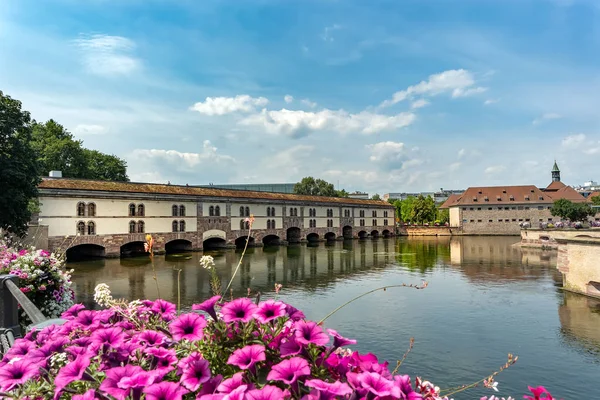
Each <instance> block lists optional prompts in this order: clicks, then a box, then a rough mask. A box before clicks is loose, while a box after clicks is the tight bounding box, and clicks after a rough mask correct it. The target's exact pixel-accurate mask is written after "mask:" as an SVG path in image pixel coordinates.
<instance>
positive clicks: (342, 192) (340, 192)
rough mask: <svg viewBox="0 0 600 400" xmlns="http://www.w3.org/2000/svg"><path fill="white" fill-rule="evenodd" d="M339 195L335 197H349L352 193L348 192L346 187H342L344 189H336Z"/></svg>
mask: <svg viewBox="0 0 600 400" xmlns="http://www.w3.org/2000/svg"><path fill="white" fill-rule="evenodd" d="M335 192H336V194H337V196H335V197H349V196H350V193H348V192H346V189H342V190H336V191H335Z"/></svg>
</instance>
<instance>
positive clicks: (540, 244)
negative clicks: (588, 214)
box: [521, 228, 600, 250]
mask: <svg viewBox="0 0 600 400" xmlns="http://www.w3.org/2000/svg"><path fill="white" fill-rule="evenodd" d="M577 238H597V239H600V228H591V229H564V228H561V229H523V230H521V247H533V248H541V249H554V250H556V249H558V242H557V239H577Z"/></svg>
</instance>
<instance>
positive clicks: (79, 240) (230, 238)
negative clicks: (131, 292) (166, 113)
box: [40, 217, 394, 257]
mask: <svg viewBox="0 0 600 400" xmlns="http://www.w3.org/2000/svg"><path fill="white" fill-rule="evenodd" d="M296 223H298V225H300V226H298V225H295V224H296ZM294 228H295V229H294ZM290 229H292V230H295V231H296V232H298V233H299V235H298V237H297V240H293V241H296V242H303V241H306V240H307V237H308V235H310V234H317V235H318V239H317V240H320V241H322V240H325V236H326V235H327V234H333V235H330V236H331V237H332V238H335V239H343V236H344V232H343V231H344V227H343V226H337V227H325V228H304V227H302V224H301V220H300V218H299V217H285V218H284V227H283V228H277V229H257V230H252V231H251V232H250V236H251V238H252V239H253V240H252V242H253V243H252V244H253V245H262V244H263V239H265V238H266V237H267V236H272V239H276V240H277V242H279V243H282V242H283V243H285V241H289V240H288V239H289V238H288V232H290V233H291V232H292V231H289V230H290ZM208 231H213V232H217V233H218V235H220V236H219V239H222V242H223V245H224V246H234V245H235V243H236V240H238V242H239V239H240V238H245V237H247V235H248V230H231V223H230V218H228V217H198V218H197V229H196V230H195V231H191V232H158V233H155V232H153V233H151V235H152V237H153V238H154V251H155V252H157V253H163V252H165V250H166V244H167V243H169V242H173V241H175V240H184V241H188V242H190V243H191V249H192V250H193V251H201V250H203V247H204V237H203V233H204V232H208ZM362 231H364V232H365V233H366V234H365V235H364V237H369V236H373V235H372V234H373V233H374V232H375V231H377V236H383V232H384V231H387V235H388V236H392V235H393V234H394V227H393V226H361V227H354V228H352V238H359V237H360V235H359V233H360V232H362ZM147 234H148V233H133V234H114V235H82V236H70V237H69V236H67V237H63V236H60V237H58V236H54V237H50V238H48V242H47V245H46V246H40V248H48V249H49V250H51V251H58V252H59V253H61V254H63V253H66V251H67V250H68V249H71V248H74V247H76V246H79V245H95V246H101V247H102V248H103V249H100V248H95V249H92V248H91V247H90V254H92V255H94V256H99V255H103V256H105V257H119V256H120V255H121V246H123V245H125V244H128V243H132V242H145V241H146V235H147ZM275 236H276V237H277V238H275ZM214 237H217V236H214ZM92 250H93V251H92Z"/></svg>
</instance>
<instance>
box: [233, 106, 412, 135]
mask: <svg viewBox="0 0 600 400" xmlns="http://www.w3.org/2000/svg"><path fill="white" fill-rule="evenodd" d="M415 118H416V116H415V114H413V113H408V112H405V113H400V114H397V115H382V114H375V113H371V112H368V111H361V112H359V113H357V114H352V113H348V112H346V111H344V110H338V111H334V110H328V109H324V110H321V111H318V112H312V111H302V110H286V109H281V110H271V111H269V110H266V109H263V110H262V112H260V113H258V114H254V115H250V116H248V117H246V118H244V119H243V120H241V121H240V124H242V125H247V126H257V127H260V128H264V129H265V130H266V132H268V133H271V134H284V135H289V136H292V137H300V136H305V135H307V134H309V133H311V132H315V131H334V132H338V133H364V134H373V133H377V132H381V131H389V130H394V129H400V128H403V127H406V126H408V125H410V124H412V123H413V122H414V121H415Z"/></svg>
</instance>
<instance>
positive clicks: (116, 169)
mask: <svg viewBox="0 0 600 400" xmlns="http://www.w3.org/2000/svg"><path fill="white" fill-rule="evenodd" d="M32 138H33V141H32V147H33V149H34V152H35V154H36V156H37V158H38V161H39V165H40V170H41V172H42V173H43V174H44V175H45V174H47V173H48V172H49V171H53V170H56V171H62V173H63V176H64V177H65V178H81V179H98V180H107V181H128V180H129V178H128V177H127V163H126V162H125V161H124V160H122V159H120V158H118V157H116V156H114V155H109V154H104V153H101V152H99V151H96V150H89V149H86V148H84V147H83V143H82V142H81V141H80V140H75V139H74V138H73V135H72V134H71V133H70V132H69V131H67V130H66V129H65V127H64V126H62V125H61V124H59V123H57V122H56V121H54V120H52V119H51V120H49V121H47V122H46V123H43V124H42V123H34V125H33V133H32Z"/></svg>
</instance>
